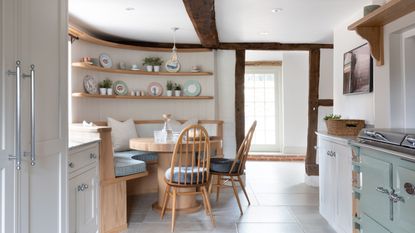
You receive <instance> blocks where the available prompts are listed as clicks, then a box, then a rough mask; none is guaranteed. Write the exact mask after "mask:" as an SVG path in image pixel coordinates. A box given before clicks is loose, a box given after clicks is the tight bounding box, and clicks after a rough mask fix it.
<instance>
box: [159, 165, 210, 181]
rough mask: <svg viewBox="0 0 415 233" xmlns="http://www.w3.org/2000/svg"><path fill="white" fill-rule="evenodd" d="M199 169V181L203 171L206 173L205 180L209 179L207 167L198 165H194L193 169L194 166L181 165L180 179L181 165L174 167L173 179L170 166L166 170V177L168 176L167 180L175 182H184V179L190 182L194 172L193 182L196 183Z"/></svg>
mask: <svg viewBox="0 0 415 233" xmlns="http://www.w3.org/2000/svg"><path fill="white" fill-rule="evenodd" d="M186 170H187V175H185V174H186ZM198 170H199V182H200V181H201V179H202V173H203V172H204V173H205V174H204V180H205V181H206V180H207V177H206V176H207V174H206V169H204V168H199V169H198V168H197V167H194V168H193V169H192V167H181V168H180V179H179V167H174V170H173V179H172V177H171V168H169V169H167V170H166V173H165V177H166V180H168V181H172V182H174V183H181V184H184V181H185V180H186V183H187V184H190V181H191V177H192V173H193V183H196V182H197V172H198ZM179 180H180V182H179Z"/></svg>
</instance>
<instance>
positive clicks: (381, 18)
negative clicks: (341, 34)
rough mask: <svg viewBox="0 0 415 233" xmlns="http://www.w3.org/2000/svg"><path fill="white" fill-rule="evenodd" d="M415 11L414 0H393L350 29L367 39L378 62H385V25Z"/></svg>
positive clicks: (379, 63)
mask: <svg viewBox="0 0 415 233" xmlns="http://www.w3.org/2000/svg"><path fill="white" fill-rule="evenodd" d="M414 11H415V1H414V0H392V1H390V2H388V3H386V4H385V5H383V6H381V7H379V8H378V9H376V10H375V11H373V12H371V13H370V14H368V15H366V16H365V17H363V18H361V19H359V20H358V21H356V22H354V23H353V24H351V25H350V26H349V27H348V29H349V30H351V31H352V30H355V31H356V33H357V34H359V35H360V36H361V37H363V38H364V39H366V40H367V41H368V43H369V45H370V50H371V54H372V56H373V57H374V58H375V59H376V64H377V65H378V66H382V65H383V64H384V43H383V26H384V25H386V24H388V23H390V22H392V21H394V20H396V19H398V18H400V17H402V16H405V15H407V14H409V13H411V12H414Z"/></svg>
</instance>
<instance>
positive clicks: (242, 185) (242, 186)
mask: <svg viewBox="0 0 415 233" xmlns="http://www.w3.org/2000/svg"><path fill="white" fill-rule="evenodd" d="M238 181H239V184H240V185H241V188H242V191H244V194H245V197H246V200H247V201H248V205H251V202H250V201H249V198H248V193H247V192H246V189H245V184H244V182H243V181H242V179H241V176H238Z"/></svg>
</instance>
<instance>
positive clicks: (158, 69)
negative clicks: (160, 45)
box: [153, 57, 163, 72]
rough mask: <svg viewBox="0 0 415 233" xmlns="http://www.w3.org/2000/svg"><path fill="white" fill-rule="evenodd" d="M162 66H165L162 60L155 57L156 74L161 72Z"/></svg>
mask: <svg viewBox="0 0 415 233" xmlns="http://www.w3.org/2000/svg"><path fill="white" fill-rule="evenodd" d="M161 64H163V60H161V58H159V57H154V58H153V68H154V72H160V66H161Z"/></svg>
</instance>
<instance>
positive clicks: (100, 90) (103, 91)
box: [99, 88, 107, 95]
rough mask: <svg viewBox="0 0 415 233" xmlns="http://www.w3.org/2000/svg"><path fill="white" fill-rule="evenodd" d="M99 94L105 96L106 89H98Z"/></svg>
mask: <svg viewBox="0 0 415 233" xmlns="http://www.w3.org/2000/svg"><path fill="white" fill-rule="evenodd" d="M99 94H101V95H106V94H107V88H100V89H99Z"/></svg>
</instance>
